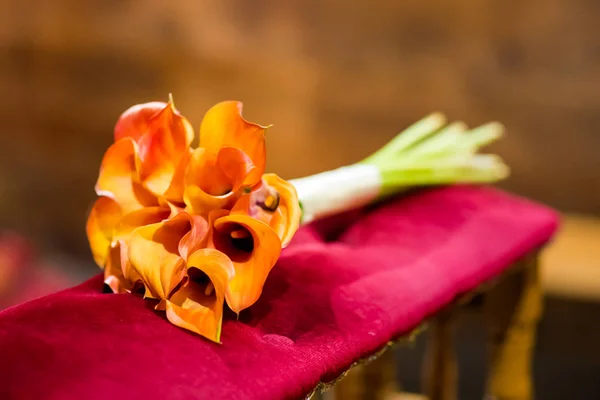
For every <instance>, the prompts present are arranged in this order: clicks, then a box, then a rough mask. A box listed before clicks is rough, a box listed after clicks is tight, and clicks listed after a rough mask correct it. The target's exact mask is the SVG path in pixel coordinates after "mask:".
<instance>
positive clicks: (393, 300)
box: [0, 187, 557, 400]
mask: <svg viewBox="0 0 600 400" xmlns="http://www.w3.org/2000/svg"><path fill="white" fill-rule="evenodd" d="M556 227H557V216H556V214H555V213H554V212H553V211H552V210H549V209H547V208H545V207H543V206H540V205H537V204H534V203H532V202H530V201H527V200H525V199H522V198H518V197H515V196H512V195H508V194H506V193H503V192H500V191H498V190H495V189H491V188H474V187H450V188H442V189H434V190H429V191H424V192H421V193H418V194H413V195H410V196H408V197H406V198H403V199H399V200H396V201H393V202H389V203H387V204H385V205H383V206H381V207H378V208H376V209H373V210H369V211H366V210H365V211H360V212H354V213H349V214H347V215H344V216H340V217H338V218H334V219H331V220H328V221H323V222H321V223H319V224H313V225H311V226H308V227H305V228H303V229H302V230H300V231H299V232H298V234H297V236H296V237H295V239H294V242H293V244H292V245H290V247H288V248H287V249H286V250H285V251H284V252H283V254H282V257H281V259H280V261H279V262H278V264H277V265H276V267H275V268H274V269H273V271H272V273H271V275H270V276H269V279H268V280H267V284H266V286H265V289H264V292H263V295H262V297H261V299H260V300H259V301H258V303H256V304H255V305H254V306H252V307H251V308H250V309H248V310H246V311H244V312H242V314H241V317H240V320H239V321H236V320H235V317H234V316H232V314H231V313H230V314H227V315H226V320H225V322H224V324H223V333H222V342H223V344H221V345H217V344H213V343H211V342H209V341H207V340H204V339H202V338H201V337H199V336H196V335H194V334H192V333H190V332H188V331H185V330H183V329H180V328H177V327H175V326H173V325H171V324H170V323H168V322H167V321H166V319H165V317H164V315H163V314H161V313H158V312H155V311H153V310H152V305H153V304H152V303H151V302H150V301H144V300H142V299H141V298H138V297H136V296H133V295H115V294H108V293H102V288H103V284H102V279H101V277H100V276H97V277H96V278H93V279H91V280H89V281H87V282H85V283H83V284H82V285H80V286H77V287H75V288H72V289H68V290H66V291H63V292H59V293H56V294H53V295H50V296H46V297H42V298H39V299H37V300H33V301H30V302H28V303H24V304H21V305H19V306H16V307H13V308H10V309H8V310H5V311H3V312H1V313H0V354H1V357H0V398H2V399H41V398H44V399H46V398H51V399H106V398H129V399H144V400H148V399H155V398H161V399H164V398H168V399H288V398H290V399H294V398H301V397H302V396H304V395H306V394H307V393H309V392H310V391H311V390H312V389H313V388H314V387H315V386H316V385H317V384H318V382H319V381H321V380H322V381H327V380H331V379H334V378H335V377H337V376H338V375H339V374H340V373H342V372H343V371H344V370H346V369H347V368H348V367H349V366H350V365H351V363H352V362H353V361H356V360H358V359H360V358H362V357H364V356H367V355H369V354H371V353H373V352H374V351H376V350H377V349H379V348H381V347H382V346H383V345H385V344H386V342H388V341H389V340H390V339H393V338H396V337H398V336H400V335H402V334H405V333H407V332H408V331H410V330H411V329H413V328H415V327H416V326H417V325H418V324H419V323H420V322H421V321H423V320H424V319H425V318H427V317H428V316H430V315H431V314H433V313H435V312H436V311H437V310H439V309H440V308H442V307H443V306H444V305H446V304H448V303H449V302H451V301H452V300H453V299H454V298H455V297H456V296H457V295H459V294H461V293H464V292H468V291H470V290H472V289H474V288H476V287H477V286H478V285H479V284H481V283H483V282H485V281H486V280H489V279H491V278H494V277H496V276H497V275H499V274H500V273H501V272H502V271H503V270H505V269H507V268H509V267H510V265H511V263H513V262H514V261H516V260H518V259H519V258H520V257H522V256H524V255H525V254H527V253H528V252H530V251H531V250H534V249H536V248H537V247H539V246H541V245H543V244H544V243H545V242H547V241H548V240H549V239H550V238H551V236H552V234H553V233H554V231H555V229H556Z"/></svg>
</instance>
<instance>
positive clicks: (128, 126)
mask: <svg viewBox="0 0 600 400" xmlns="http://www.w3.org/2000/svg"><path fill="white" fill-rule="evenodd" d="M166 106H167V103H164V102H162V101H152V102H150V103H143V104H136V105H135V106H132V107H129V108H128V109H127V110H125V112H124V113H123V114H121V116H120V117H119V119H118V121H117V124H116V125H115V142H116V141H118V140H120V139H123V138H125V137H129V138H131V139H133V140H134V141H136V142H137V141H139V139H140V138H141V137H142V136H144V135H145V134H146V133H148V131H149V127H150V120H151V119H152V117H154V116H155V115H156V114H158V113H159V112H160V111H161V110H163V109H164V108H165V107H166Z"/></svg>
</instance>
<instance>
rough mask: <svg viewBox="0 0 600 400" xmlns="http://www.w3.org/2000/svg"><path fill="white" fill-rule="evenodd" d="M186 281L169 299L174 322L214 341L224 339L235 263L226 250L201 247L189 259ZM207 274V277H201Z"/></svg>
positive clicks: (169, 314) (168, 303) (167, 302)
mask: <svg viewBox="0 0 600 400" xmlns="http://www.w3.org/2000/svg"><path fill="white" fill-rule="evenodd" d="M186 267H187V280H186V282H185V283H184V284H183V285H182V286H181V287H180V288H179V289H177V290H176V291H175V293H173V295H172V296H171V297H170V298H169V299H168V300H166V302H165V305H164V307H165V309H166V313H167V318H168V319H169V321H170V322H171V323H173V324H174V325H177V326H179V327H181V328H184V329H188V330H190V331H192V332H195V333H198V334H199V335H202V336H204V337H206V338H208V339H210V340H212V341H214V342H217V343H219V342H220V338H221V324H222V321H223V304H224V300H225V292H226V290H227V286H228V283H229V281H230V280H231V278H232V277H233V274H234V269H233V264H232V262H231V260H229V258H227V256H226V255H224V254H223V253H221V252H219V251H217V250H214V249H201V250H198V251H196V252H194V253H193V254H191V255H190V256H189V258H188V260H187V264H186ZM199 271H202V272H203V273H204V274H206V276H205V277H206V279H198V277H202V276H204V275H203V274H199V273H198V272H199Z"/></svg>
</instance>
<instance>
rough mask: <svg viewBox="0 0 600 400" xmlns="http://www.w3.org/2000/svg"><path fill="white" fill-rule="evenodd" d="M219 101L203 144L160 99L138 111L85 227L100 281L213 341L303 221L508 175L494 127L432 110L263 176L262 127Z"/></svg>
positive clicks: (111, 158)
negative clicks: (310, 165) (286, 175)
mask: <svg viewBox="0 0 600 400" xmlns="http://www.w3.org/2000/svg"><path fill="white" fill-rule="evenodd" d="M268 128H269V126H262V125H258V124H255V123H252V122H248V121H246V120H245V119H244V118H243V117H242V104H241V103H240V102H236V101H225V102H221V103H218V104H216V105H215V106H213V107H212V108H211V109H209V110H208V112H207V113H206V114H205V116H204V118H203V120H202V123H201V125H200V131H199V135H200V140H199V145H198V146H197V147H193V146H192V142H193V141H194V137H195V134H194V129H193V128H192V126H191V124H190V123H189V122H188V120H187V119H186V118H185V117H183V116H182V115H181V114H180V113H179V111H178V110H177V109H176V108H175V105H174V102H173V99H172V97H170V98H169V101H168V102H167V103H164V102H150V103H145V104H139V105H135V106H133V107H131V108H129V109H128V110H126V111H125V112H124V113H123V114H122V115H121V116H120V117H119V119H118V121H117V123H116V126H115V129H114V143H113V144H112V145H111V146H110V147H109V148H108V149H107V151H106V153H105V154H104V157H103V160H102V163H101V166H100V171H99V176H98V180H97V183H96V187H95V190H96V193H97V195H98V196H99V197H98V199H97V200H96V202H95V203H94V206H93V207H92V210H91V212H90V214H89V217H88V222H87V226H86V232H87V236H88V241H89V244H90V248H91V251H92V254H93V257H94V260H95V261H96V263H97V264H98V265H99V266H100V267H101V268H102V269H103V270H104V279H105V283H106V284H107V285H108V287H110V289H111V290H112V291H113V292H115V293H139V294H141V295H143V297H144V298H146V299H149V300H152V301H154V302H155V308H156V310H160V311H164V312H165V313H166V317H167V319H168V320H169V321H170V322H171V323H173V324H174V325H177V326H179V327H181V328H184V329H187V330H190V331H192V332H195V333H197V334H199V335H201V336H203V337H205V338H207V339H209V340H212V341H214V342H217V343H218V342H220V333H221V324H222V320H223V311H224V307H225V304H226V305H227V306H228V307H229V308H230V309H231V310H232V311H234V312H235V313H240V312H241V311H242V310H244V309H246V308H248V307H250V306H252V304H254V303H255V302H256V301H257V300H258V298H259V297H260V295H261V292H262V288H263V285H264V283H265V281H266V279H267V277H268V275H269V272H270V271H271V269H272V268H273V267H274V266H275V264H276V262H277V260H278V258H279V255H280V253H281V250H282V249H283V248H285V247H286V246H287V245H288V244H289V243H290V241H291V239H292V238H293V236H294V234H295V232H296V231H297V230H298V228H299V226H300V225H301V224H305V223H309V222H311V221H313V220H316V219H320V218H323V217H326V216H329V215H332V214H336V213H340V212H343V211H347V210H350V209H353V208H356V207H361V206H365V205H368V204H371V203H373V202H376V201H378V200H380V199H382V198H385V197H387V196H392V195H395V194H397V193H400V192H402V191H403V190H406V189H408V188H414V187H419V186H427V185H441V184H450V183H488V182H494V181H497V180H499V179H502V178H504V177H506V176H507V174H508V168H507V167H506V166H505V165H504V163H503V162H502V160H500V159H499V158H498V157H496V156H495V155H484V154H479V153H478V151H479V149H480V148H481V147H482V146H484V145H486V144H488V143H490V142H492V141H494V140H496V139H497V138H499V137H500V136H501V134H502V131H503V128H502V126H501V125H500V124H498V123H490V124H486V125H483V126H481V127H478V128H475V129H473V130H470V131H469V130H468V128H467V127H466V126H465V125H464V124H463V123H461V122H455V123H451V124H446V120H445V118H444V116H443V115H442V114H439V113H434V114H431V115H429V116H428V117H426V118H424V119H423V120H421V121H418V122H417V123H415V124H413V125H412V126H410V127H408V128H407V129H406V130H405V131H404V132H402V133H400V134H399V135H398V136H397V137H396V138H395V139H393V140H392V141H391V142H390V143H388V144H387V145H386V146H384V147H383V148H382V149H380V150H379V151H377V152H376V153H374V154H373V155H371V156H370V157H368V158H366V159H364V160H362V161H360V162H358V163H356V164H354V165H350V166H345V167H342V168H339V169H336V170H332V171H327V172H323V173H321V174H317V175H313V176H309V177H305V178H300V179H296V180H291V181H286V180H283V179H281V178H280V177H278V176H277V175H275V174H270V173H265V164H266V147H265V132H266V131H267V129H268Z"/></svg>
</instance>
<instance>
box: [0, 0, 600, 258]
mask: <svg viewBox="0 0 600 400" xmlns="http://www.w3.org/2000/svg"><path fill="white" fill-rule="evenodd" d="M599 16H600V2H597V1H590V0H572V1H568V0H523V1H515V0H487V1H476V0H440V1H436V2H424V1H419V0H411V1H391V0H390V1H384V0H377V1H356V2H348V1H341V0H323V1H316V0H293V1H292V0H289V1H285V2H284V1H279V0H253V1H251V2H250V1H233V0H226V1H224V0H220V1H218V2H215V1H194V0H182V1H174V2H166V1H165V2H162V1H139V0H138V1H135V0H127V1H100V0H94V1H91V0H88V1H85V2H83V1H79V0H56V1H52V2H50V1H45V0H31V1H27V2H22V1H17V0H0V60H1V62H0V89H1V93H2V95H1V96H0V123H1V125H0V126H1V128H0V129H1V131H0V228H5V227H11V228H16V229H18V230H20V231H22V232H25V233H26V234H28V235H31V236H32V237H34V238H36V239H37V240H38V241H39V242H40V243H42V244H45V245H48V246H53V247H54V248H58V249H62V250H65V251H71V252H77V253H80V254H84V255H87V247H86V246H87V245H86V241H85V237H84V233H83V232H84V223H85V218H86V212H87V209H88V207H89V205H90V204H91V202H92V200H93V198H94V193H93V190H92V188H93V184H94V181H95V178H96V174H97V169H98V166H99V162H100V159H101V157H102V153H103V152H104V150H105V149H106V147H107V146H108V145H109V143H110V141H111V132H112V127H113V125H114V122H115V121H116V118H117V117H118V115H119V114H120V113H121V112H122V111H123V110H124V109H126V108H127V107H128V106H130V105H132V104H135V103H139V102H144V101H149V100H154V99H159V100H165V99H166V98H167V95H168V93H169V92H172V93H173V95H174V97H175V101H176V104H177V106H178V108H179V109H180V110H182V112H183V113H184V114H185V115H186V116H188V117H189V118H190V120H191V121H192V122H193V124H194V125H195V126H196V127H197V126H199V123H200V120H201V118H202V115H203V113H204V112H205V111H206V109H207V108H208V107H209V106H210V105H212V104H213V103H215V102H217V101H220V100H225V99H238V100H242V101H243V102H244V103H245V116H247V117H248V118H249V119H250V120H254V121H256V122H260V123H264V124H268V123H273V124H274V127H273V128H272V129H271V130H270V131H269V138H268V140H269V141H268V146H269V151H270V153H269V168H270V169H271V170H273V171H275V172H278V173H280V174H281V175H283V176H284V177H286V178H292V177H297V176H301V175H305V174H310V173H314V172H318V171H321V170H324V169H328V168H334V167H337V166H340V165H343V164H347V163H350V162H353V161H356V160H358V159H360V158H362V157H364V156H366V155H367V154H368V153H369V152H370V151H372V150H375V149H376V148H378V147H379V146H381V145H382V144H384V143H385V142H386V141H387V140H389V139H390V138H391V137H392V136H394V134H395V133H396V132H398V131H400V130H401V129H402V128H404V127H405V126H406V125H408V124H410V123H411V122H413V121H415V120H417V119H419V118H421V117H422V116H424V115H425V114H427V113H429V112H431V111H434V110H440V111H443V112H445V113H447V114H448V115H449V116H450V117H451V118H453V119H464V120H465V121H466V122H467V123H468V124H470V125H475V124H480V123H483V122H486V121H489V120H500V121H501V122H503V123H504V124H505V125H506V126H507V128H508V136H507V137H506V138H505V139H504V140H503V141H502V142H501V143H498V144H496V145H494V146H493V147H491V150H493V151H494V152H496V153H498V154H500V155H501V156H503V157H504V158H505V159H506V161H507V162H508V163H509V165H510V166H511V167H512V169H513V175H512V177H511V178H510V180H508V181H507V182H505V183H504V184H503V185H502V186H503V187H505V188H507V189H510V190H513V191H516V192H518V193H520V194H523V195H526V196H530V197H532V198H534V199H537V200H540V201H543V202H546V203H548V204H550V205H552V206H555V207H558V208H560V209H561V210H567V211H575V212H585V213H596V214H600V156H599V152H600V133H599V131H600V25H599V24H598V21H599V20H598V17H599Z"/></svg>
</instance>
